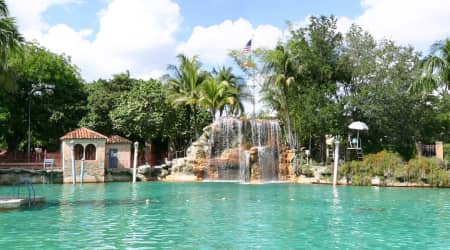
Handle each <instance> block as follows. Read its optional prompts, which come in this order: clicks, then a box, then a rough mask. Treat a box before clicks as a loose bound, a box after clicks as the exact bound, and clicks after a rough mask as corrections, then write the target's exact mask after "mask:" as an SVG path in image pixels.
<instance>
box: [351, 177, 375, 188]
mask: <svg viewBox="0 0 450 250" xmlns="http://www.w3.org/2000/svg"><path fill="white" fill-rule="evenodd" d="M371 184H372V177H371V176H368V175H354V176H353V177H352V185H355V186H370V185H371Z"/></svg>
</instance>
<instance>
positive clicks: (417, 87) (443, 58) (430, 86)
mask: <svg viewBox="0 0 450 250" xmlns="http://www.w3.org/2000/svg"><path fill="white" fill-rule="evenodd" d="M410 90H412V91H415V92H422V93H430V92H432V91H434V90H438V91H439V90H440V91H441V93H442V94H444V95H447V94H448V92H449V90H450V39H449V38H447V39H445V41H439V42H436V43H434V44H433V45H432V46H431V53H430V55H429V56H428V57H426V58H425V60H424V64H423V67H422V77H421V78H420V79H419V80H418V81H416V82H414V84H413V85H412V86H411V89H410Z"/></svg>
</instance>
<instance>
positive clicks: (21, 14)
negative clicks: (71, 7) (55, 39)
mask: <svg viewBox="0 0 450 250" xmlns="http://www.w3.org/2000/svg"><path fill="white" fill-rule="evenodd" d="M6 2H7V4H8V8H9V9H10V11H11V13H12V16H16V17H17V22H18V25H19V29H20V32H21V33H23V34H24V35H25V37H27V38H28V39H30V40H32V39H39V38H40V36H41V35H42V32H43V31H44V30H46V29H48V28H49V27H48V24H47V23H45V22H44V21H43V19H42V14H43V13H44V12H45V11H46V10H47V9H48V8H49V7H50V6H52V5H63V4H69V3H80V0H31V1H30V0H7V1H6Z"/></svg>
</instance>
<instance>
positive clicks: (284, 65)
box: [262, 45, 300, 145]
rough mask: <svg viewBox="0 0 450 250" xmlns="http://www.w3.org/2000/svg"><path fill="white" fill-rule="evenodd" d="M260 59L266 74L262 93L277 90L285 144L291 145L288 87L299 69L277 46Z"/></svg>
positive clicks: (285, 49) (285, 51)
mask: <svg viewBox="0 0 450 250" xmlns="http://www.w3.org/2000/svg"><path fill="white" fill-rule="evenodd" d="M262 59H263V61H264V63H265V64H264V67H263V72H264V73H266V74H267V76H268V77H267V78H266V81H265V83H264V86H263V91H266V92H267V91H268V90H269V89H270V88H273V87H275V88H279V89H280V94H281V96H282V98H283V101H282V103H281V104H282V105H281V106H280V107H279V108H280V110H279V111H281V112H282V113H284V114H283V115H284V118H285V121H286V132H287V142H288V143H289V144H291V145H292V143H293V135H292V130H291V120H290V117H289V105H288V91H289V86H290V85H291V84H292V83H293V82H295V75H296V74H297V73H298V72H299V69H300V68H299V67H297V65H296V64H295V63H294V60H293V58H292V57H291V55H290V54H289V51H288V50H287V48H285V47H284V46H283V45H278V46H277V47H276V48H275V49H274V50H269V51H267V52H266V53H265V54H264V55H263V56H262Z"/></svg>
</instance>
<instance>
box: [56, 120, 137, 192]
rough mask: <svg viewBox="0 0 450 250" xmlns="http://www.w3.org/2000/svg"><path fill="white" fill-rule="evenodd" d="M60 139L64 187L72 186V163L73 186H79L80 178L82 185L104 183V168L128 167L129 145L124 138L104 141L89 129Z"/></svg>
mask: <svg viewBox="0 0 450 250" xmlns="http://www.w3.org/2000/svg"><path fill="white" fill-rule="evenodd" d="M60 139H61V155H62V169H63V178H64V183H72V182H73V174H72V172H73V169H72V160H74V161H75V179H76V180H75V181H76V182H80V181H81V177H82V178H83V182H104V181H105V168H130V166H131V141H129V140H127V139H125V138H123V137H120V136H112V137H107V136H105V135H102V134H100V133H98V132H96V131H93V130H91V129H88V128H79V129H76V130H74V131H71V132H69V133H67V134H66V135H64V136H63V137H61V138H60ZM72 153H73V158H72ZM82 169H83V170H84V171H83V173H84V174H83V176H81V172H82V171H81V170H82Z"/></svg>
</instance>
